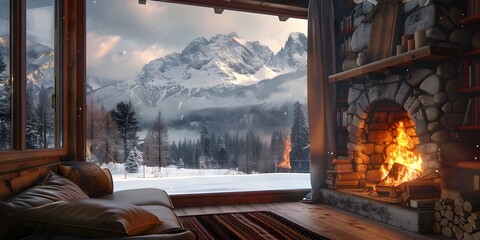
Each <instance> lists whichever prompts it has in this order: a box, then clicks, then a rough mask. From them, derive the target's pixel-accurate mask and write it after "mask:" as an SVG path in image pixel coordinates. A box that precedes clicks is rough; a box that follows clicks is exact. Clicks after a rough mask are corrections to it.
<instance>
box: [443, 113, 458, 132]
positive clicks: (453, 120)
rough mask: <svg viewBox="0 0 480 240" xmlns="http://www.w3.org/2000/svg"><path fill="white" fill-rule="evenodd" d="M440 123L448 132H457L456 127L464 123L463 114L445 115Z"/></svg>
mask: <svg viewBox="0 0 480 240" xmlns="http://www.w3.org/2000/svg"><path fill="white" fill-rule="evenodd" d="M440 122H441V123H442V126H444V127H445V128H446V129H448V130H455V128H456V127H458V126H460V125H461V124H462V122H463V114H461V113H449V114H445V115H444V116H443V117H442V118H441V119H440Z"/></svg>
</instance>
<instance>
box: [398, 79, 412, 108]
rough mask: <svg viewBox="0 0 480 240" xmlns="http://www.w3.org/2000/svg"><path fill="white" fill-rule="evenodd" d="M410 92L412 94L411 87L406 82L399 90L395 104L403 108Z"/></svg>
mask: <svg viewBox="0 0 480 240" xmlns="http://www.w3.org/2000/svg"><path fill="white" fill-rule="evenodd" d="M410 92H411V87H410V85H408V84H407V83H405V82H402V83H401V84H400V88H399V89H398V92H397V95H396V96H395V102H396V103H398V104H400V105H402V106H403V105H404V104H405V101H406V100H407V97H408V95H409V94H410Z"/></svg>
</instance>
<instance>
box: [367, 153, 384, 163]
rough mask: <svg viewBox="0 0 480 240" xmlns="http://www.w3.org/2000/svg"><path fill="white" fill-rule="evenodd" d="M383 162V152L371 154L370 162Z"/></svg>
mask: <svg viewBox="0 0 480 240" xmlns="http://www.w3.org/2000/svg"><path fill="white" fill-rule="evenodd" d="M383 162H384V159H383V154H372V155H371V156H370V163H372V164H382V163H383Z"/></svg>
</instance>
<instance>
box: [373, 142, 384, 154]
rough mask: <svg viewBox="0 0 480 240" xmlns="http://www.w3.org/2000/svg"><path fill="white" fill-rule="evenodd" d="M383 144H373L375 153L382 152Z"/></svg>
mask: <svg viewBox="0 0 480 240" xmlns="http://www.w3.org/2000/svg"><path fill="white" fill-rule="evenodd" d="M384 149H385V146H384V145H382V144H375V153H383V150H384Z"/></svg>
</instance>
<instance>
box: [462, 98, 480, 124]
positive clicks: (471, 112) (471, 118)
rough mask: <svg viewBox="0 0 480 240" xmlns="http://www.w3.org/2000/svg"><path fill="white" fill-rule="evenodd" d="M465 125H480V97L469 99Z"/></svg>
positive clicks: (464, 119)
mask: <svg viewBox="0 0 480 240" xmlns="http://www.w3.org/2000/svg"><path fill="white" fill-rule="evenodd" d="M463 125H480V96H477V97H471V98H470V99H468V102H467V109H466V111H465V115H464V117H463Z"/></svg>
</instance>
